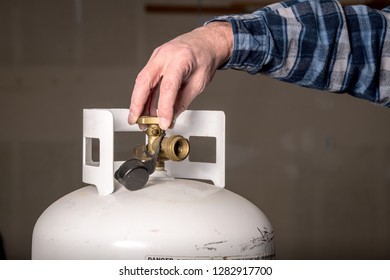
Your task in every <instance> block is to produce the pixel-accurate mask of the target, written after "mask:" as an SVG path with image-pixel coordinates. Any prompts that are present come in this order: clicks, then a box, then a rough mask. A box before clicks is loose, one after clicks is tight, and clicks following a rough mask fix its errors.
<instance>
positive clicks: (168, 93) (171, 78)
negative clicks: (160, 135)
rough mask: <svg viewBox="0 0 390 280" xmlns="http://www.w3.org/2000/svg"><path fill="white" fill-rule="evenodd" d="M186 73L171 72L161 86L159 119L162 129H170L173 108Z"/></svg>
mask: <svg viewBox="0 0 390 280" xmlns="http://www.w3.org/2000/svg"><path fill="white" fill-rule="evenodd" d="M183 74H184V73H183V72H182V71H171V72H169V74H168V75H167V76H164V77H163V78H162V80H161V84H160V96H159V100H158V117H159V125H160V127H161V129H164V130H165V129H168V127H169V126H170V125H171V123H172V120H173V115H174V112H173V108H174V105H175V102H176V97H177V94H178V92H179V90H180V87H181V86H182V83H183V79H184V77H183V76H184V75H183Z"/></svg>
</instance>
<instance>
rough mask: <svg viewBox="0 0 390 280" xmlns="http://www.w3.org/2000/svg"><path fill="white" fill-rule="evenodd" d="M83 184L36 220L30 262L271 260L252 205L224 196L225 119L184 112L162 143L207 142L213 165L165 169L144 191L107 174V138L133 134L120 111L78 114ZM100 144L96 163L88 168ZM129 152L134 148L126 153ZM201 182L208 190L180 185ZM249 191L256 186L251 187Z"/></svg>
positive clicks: (111, 164) (264, 226) (264, 222)
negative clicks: (212, 143)
mask: <svg viewBox="0 0 390 280" xmlns="http://www.w3.org/2000/svg"><path fill="white" fill-rule="evenodd" d="M83 115H84V123H83V182H85V183H88V184H91V185H88V186H86V187H83V188H81V189H78V190H76V191H74V192H72V193H70V194H68V195H66V196H64V197H62V198H60V199H59V200H58V201H56V202H54V203H53V204H52V205H51V206H50V207H49V208H48V209H46V210H45V211H44V213H43V214H42V215H41V216H40V218H39V219H38V221H37V223H36V225H35V227H34V232H33V238H32V259H138V260H141V259H153V260H154V259H272V258H274V257H275V251H274V232H273V229H272V226H271V224H270V222H269V220H268V219H267V217H266V216H265V215H264V214H263V212H262V211H261V210H259V209H258V208H257V207H256V206H255V205H254V204H252V203H251V202H249V201H248V200H246V199H245V198H243V197H241V196H239V195H237V194H235V193H233V192H231V191H229V190H226V189H225V188H224V186H225V115H224V113H223V112H217V111H186V112H184V113H182V114H181V115H180V117H179V118H178V120H177V122H176V124H175V127H174V128H173V129H172V130H168V131H166V133H167V135H174V134H181V135H182V136H184V137H187V139H189V137H190V136H201V137H214V138H215V139H216V162H214V163H201V162H191V161H189V159H188V158H187V159H185V160H184V161H182V162H172V161H169V162H166V164H165V168H166V171H164V170H157V171H155V172H154V173H153V174H152V175H151V176H150V178H149V180H148V182H147V183H146V185H145V186H144V187H143V188H141V189H139V190H135V191H130V190H128V189H127V188H125V187H123V186H122V185H121V184H119V182H118V181H117V180H115V179H114V173H115V171H116V170H117V169H118V168H119V166H120V165H121V164H122V163H123V162H116V161H114V152H113V151H114V149H113V147H114V144H113V143H114V141H113V140H114V132H115V131H122V132H125V131H126V132H135V131H139V128H138V125H133V126H131V125H129V124H128V123H127V115H128V110H126V109H85V110H84V112H83ZM92 139H98V140H99V161H98V162H94V161H93V160H92V155H91V154H92ZM133 146H134V145H133ZM175 177H176V178H188V179H204V180H209V181H212V182H213V184H214V185H212V184H208V183H204V182H200V181H196V180H184V179H175ZM254 187H255V186H254Z"/></svg>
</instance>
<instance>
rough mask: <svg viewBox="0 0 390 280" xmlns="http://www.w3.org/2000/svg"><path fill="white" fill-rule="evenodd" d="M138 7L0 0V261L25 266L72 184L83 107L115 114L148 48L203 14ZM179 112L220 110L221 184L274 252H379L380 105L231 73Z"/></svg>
mask: <svg viewBox="0 0 390 280" xmlns="http://www.w3.org/2000/svg"><path fill="white" fill-rule="evenodd" d="M190 2H195V3H198V2H197V1H187V2H186V3H190ZM204 2H205V1H204ZM216 2H218V1H216ZM219 2H221V1H219ZM145 3H147V1H127V0H115V1H103V0H93V1H92V0H89V1H88V0H74V1H72V0H60V1H49V0H37V1H28V0H15V1H12V0H0V38H1V40H0V112H1V113H0V114H1V118H0V172H1V175H0V232H1V234H2V236H3V239H4V243H5V249H6V253H7V257H8V258H11V259H28V258H30V246H31V234H32V229H33V225H34V223H35V221H36V219H37V218H38V217H39V215H40V213H42V211H43V210H44V209H45V208H46V207H47V206H48V205H50V203H52V202H54V201H55V200H56V199H58V198H59V197H61V196H63V195H65V194H66V193H69V192H71V191H73V190H75V189H77V188H79V187H81V186H82V182H81V140H82V138H81V132H82V109H83V108H98V107H121V108H126V107H127V106H128V104H129V100H130V94H131V87H132V84H133V81H134V79H135V77H136V75H137V72H138V71H139V70H140V69H141V67H142V66H143V64H144V63H145V62H146V61H147V59H148V56H149V54H150V53H151V51H152V50H153V48H154V47H156V46H157V45H158V44H161V43H163V42H165V41H167V40H169V39H170V38H172V37H174V36H176V35H178V34H180V33H183V32H185V31H188V30H191V29H192V28H194V27H196V26H198V25H200V24H201V22H202V21H203V20H204V19H206V18H208V17H209V16H211V15H202V14H194V15H172V14H148V13H145V11H144V9H143V7H144V4H145ZM191 108H192V109H214V110H223V111H225V113H226V115H227V146H226V153H227V154H226V157H227V188H229V189H230V190H232V191H234V192H236V193H239V194H240V195H242V196H244V197H247V198H249V199H250V200H251V201H252V202H254V203H255V204H256V205H258V206H259V207H260V208H261V209H262V210H263V211H264V212H265V213H266V214H267V216H268V217H269V218H270V220H271V222H272V223H273V225H274V227H275V231H276V235H277V237H276V246H277V247H276V248H277V257H278V258H282V259H286V258H287V259H297V258H304V259H310V258H335V259H339V258H359V259H367V258H389V257H390V253H389V252H390V223H389V216H390V206H389V205H390V204H389V203H388V201H389V199H390V131H389V130H388V129H387V127H388V123H389V121H390V111H389V109H384V108H380V107H378V106H375V105H371V104H369V103H367V102H364V101H360V100H356V99H354V98H352V97H350V96H347V95H341V96H340V95H335V94H330V93H321V92H318V91H313V90H308V89H303V88H299V87H297V86H293V85H288V84H284V83H280V82H277V81H275V80H272V79H269V78H266V77H263V76H260V75H257V76H251V75H248V74H246V73H240V72H234V71H223V72H219V73H217V75H216V77H215V79H214V81H213V83H212V84H211V85H210V86H209V87H208V88H207V90H206V92H205V93H204V94H202V95H201V96H199V98H198V99H197V100H196V101H195V102H194V103H193V105H192V107H191ZM118 145H119V146H120V148H121V149H122V150H126V144H125V143H123V142H122V143H119V144H118ZM131 148H132V147H129V149H131ZM233 228H234V227H232V229H233Z"/></svg>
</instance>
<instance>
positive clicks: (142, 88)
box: [128, 65, 161, 124]
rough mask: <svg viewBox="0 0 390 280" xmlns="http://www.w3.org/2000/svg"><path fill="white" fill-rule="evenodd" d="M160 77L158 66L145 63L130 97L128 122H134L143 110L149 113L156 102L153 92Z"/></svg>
mask: <svg viewBox="0 0 390 280" xmlns="http://www.w3.org/2000/svg"><path fill="white" fill-rule="evenodd" d="M160 77H161V75H160V73H159V68H158V67H156V66H149V65H146V66H145V68H144V69H143V70H142V71H141V72H140V73H139V74H138V76H137V79H136V80H135V85H134V89H133V93H132V97H131V104H130V110H129V117H128V122H129V124H135V123H136V121H137V120H138V118H139V117H140V116H141V114H142V113H143V112H144V111H145V113H148V114H149V113H150V112H148V111H149V110H150V108H151V106H153V105H154V104H155V103H156V101H155V95H156V94H153V93H154V91H155V89H156V88H157V85H158V82H159V80H160ZM154 113H155V112H154Z"/></svg>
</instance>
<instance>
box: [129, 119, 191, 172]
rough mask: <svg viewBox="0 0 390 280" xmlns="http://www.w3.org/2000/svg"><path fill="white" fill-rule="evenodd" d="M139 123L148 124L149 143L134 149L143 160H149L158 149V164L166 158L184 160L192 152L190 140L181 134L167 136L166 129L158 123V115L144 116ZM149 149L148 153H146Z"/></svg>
mask: <svg viewBox="0 0 390 280" xmlns="http://www.w3.org/2000/svg"><path fill="white" fill-rule="evenodd" d="M137 123H138V124H142V125H146V126H147V128H146V131H145V133H146V135H147V136H148V143H147V145H139V146H138V147H136V148H135V149H134V156H135V157H136V158H138V159H140V160H142V161H145V160H149V159H150V158H151V155H154V154H155V153H156V151H158V155H157V162H158V165H159V166H161V165H163V161H164V160H173V161H182V160H184V159H186V158H187V156H188V155H189V153H190V142H189V141H188V139H186V138H184V137H183V136H181V135H172V136H169V137H165V131H164V130H162V129H161V128H160V126H159V125H158V117H148V116H142V117H140V118H139V119H138V120H137ZM146 151H147V153H146Z"/></svg>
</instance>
